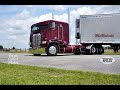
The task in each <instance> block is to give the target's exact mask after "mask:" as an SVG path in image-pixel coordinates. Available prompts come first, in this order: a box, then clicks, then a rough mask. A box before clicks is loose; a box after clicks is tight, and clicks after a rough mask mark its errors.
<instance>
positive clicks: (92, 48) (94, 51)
mask: <svg viewBox="0 0 120 90" xmlns="http://www.w3.org/2000/svg"><path fill="white" fill-rule="evenodd" d="M91 54H96V47H95V46H92V47H91Z"/></svg>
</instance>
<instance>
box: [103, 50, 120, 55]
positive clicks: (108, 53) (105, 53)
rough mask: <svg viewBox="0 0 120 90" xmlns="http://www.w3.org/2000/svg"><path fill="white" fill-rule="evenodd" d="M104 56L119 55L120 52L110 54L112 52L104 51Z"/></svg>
mask: <svg viewBox="0 0 120 90" xmlns="http://www.w3.org/2000/svg"><path fill="white" fill-rule="evenodd" d="M104 55H120V52H116V53H114V52H112V51H105V52H104Z"/></svg>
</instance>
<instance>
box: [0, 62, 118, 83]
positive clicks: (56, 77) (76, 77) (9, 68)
mask: <svg viewBox="0 0 120 90" xmlns="http://www.w3.org/2000/svg"><path fill="white" fill-rule="evenodd" d="M0 85H120V75H113V74H102V73H96V72H84V71H75V70H61V69H55V68H43V67H35V66H25V65H15V64H5V63H0Z"/></svg>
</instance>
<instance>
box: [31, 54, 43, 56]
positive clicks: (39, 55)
mask: <svg viewBox="0 0 120 90" xmlns="http://www.w3.org/2000/svg"><path fill="white" fill-rule="evenodd" d="M33 55H34V56H40V55H41V54H33Z"/></svg>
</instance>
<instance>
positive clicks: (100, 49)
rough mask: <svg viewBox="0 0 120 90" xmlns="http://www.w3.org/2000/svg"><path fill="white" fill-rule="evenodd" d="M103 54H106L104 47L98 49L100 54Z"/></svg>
mask: <svg viewBox="0 0 120 90" xmlns="http://www.w3.org/2000/svg"><path fill="white" fill-rule="evenodd" d="M102 53H104V49H103V47H102V46H101V47H99V48H98V54H102Z"/></svg>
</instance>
